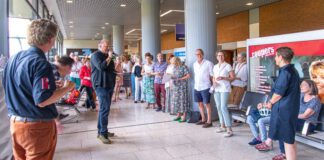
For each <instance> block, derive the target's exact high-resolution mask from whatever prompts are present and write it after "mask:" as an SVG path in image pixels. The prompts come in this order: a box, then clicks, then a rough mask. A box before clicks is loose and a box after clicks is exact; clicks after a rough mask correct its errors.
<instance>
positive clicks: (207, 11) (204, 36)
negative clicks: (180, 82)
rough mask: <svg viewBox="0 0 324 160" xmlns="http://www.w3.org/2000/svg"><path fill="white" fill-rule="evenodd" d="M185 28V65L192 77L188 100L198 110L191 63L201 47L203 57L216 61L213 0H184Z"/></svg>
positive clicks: (214, 5) (214, 7) (212, 102)
mask: <svg viewBox="0 0 324 160" xmlns="http://www.w3.org/2000/svg"><path fill="white" fill-rule="evenodd" d="M184 4H185V30H186V35H185V36H186V65H187V66H188V67H189V70H190V74H191V76H192V78H190V80H189V93H190V94H191V96H190V99H189V102H190V105H191V107H192V109H193V110H194V111H199V109H198V104H197V103H195V102H194V94H193V93H194V73H193V64H194V62H196V61H197V59H196V56H195V51H196V49H198V48H201V49H202V50H203V51H204V54H205V55H204V59H207V60H209V61H211V62H213V63H215V62H216V58H215V51H216V46H217V43H216V4H215V0H199V1H197V0H185V1H184ZM211 106H212V108H213V119H214V118H215V117H217V116H216V115H217V112H216V107H215V103H214V98H213V95H212V97H211Z"/></svg>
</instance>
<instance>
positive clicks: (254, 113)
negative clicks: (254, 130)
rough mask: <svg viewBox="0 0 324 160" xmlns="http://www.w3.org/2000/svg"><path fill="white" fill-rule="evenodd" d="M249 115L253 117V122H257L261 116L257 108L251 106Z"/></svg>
mask: <svg viewBox="0 0 324 160" xmlns="http://www.w3.org/2000/svg"><path fill="white" fill-rule="evenodd" d="M249 115H250V116H251V117H252V118H253V120H254V123H257V122H258V120H259V119H260V118H261V117H262V116H261V115H260V112H259V110H258V109H257V108H251V110H250V114H249Z"/></svg>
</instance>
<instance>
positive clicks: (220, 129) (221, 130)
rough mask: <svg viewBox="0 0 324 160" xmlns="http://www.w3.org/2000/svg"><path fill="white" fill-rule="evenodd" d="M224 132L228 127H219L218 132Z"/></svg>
mask: <svg viewBox="0 0 324 160" xmlns="http://www.w3.org/2000/svg"><path fill="white" fill-rule="evenodd" d="M222 132H226V129H225V128H223V127H219V128H217V129H216V133H222Z"/></svg>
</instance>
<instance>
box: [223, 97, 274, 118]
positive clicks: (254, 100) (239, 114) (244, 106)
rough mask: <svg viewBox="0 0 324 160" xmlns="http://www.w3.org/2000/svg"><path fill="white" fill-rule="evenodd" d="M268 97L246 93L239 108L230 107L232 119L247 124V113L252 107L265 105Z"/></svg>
mask: <svg viewBox="0 0 324 160" xmlns="http://www.w3.org/2000/svg"><path fill="white" fill-rule="evenodd" d="M267 98H268V95H266V94H262V93H257V92H251V91H245V92H244V95H243V97H242V100H241V102H240V104H239V105H238V106H233V107H229V108H228V111H229V112H230V114H231V116H232V119H234V120H238V121H241V122H245V123H246V118H247V113H249V110H250V108H251V107H254V108H256V107H257V105H258V104H259V103H264V102H266V101H267Z"/></svg>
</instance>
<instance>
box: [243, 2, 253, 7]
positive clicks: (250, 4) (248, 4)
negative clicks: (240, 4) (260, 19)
mask: <svg viewBox="0 0 324 160" xmlns="http://www.w3.org/2000/svg"><path fill="white" fill-rule="evenodd" d="M245 5H247V6H252V5H253V3H251V2H249V3H246V4H245Z"/></svg>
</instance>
